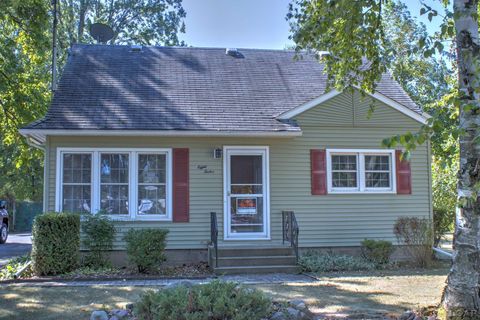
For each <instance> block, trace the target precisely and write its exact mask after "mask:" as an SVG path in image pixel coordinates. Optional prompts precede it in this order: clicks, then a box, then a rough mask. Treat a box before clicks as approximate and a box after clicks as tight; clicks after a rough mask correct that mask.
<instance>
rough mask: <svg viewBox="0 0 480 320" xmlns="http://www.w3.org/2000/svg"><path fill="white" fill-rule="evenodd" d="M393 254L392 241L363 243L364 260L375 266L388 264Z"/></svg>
mask: <svg viewBox="0 0 480 320" xmlns="http://www.w3.org/2000/svg"><path fill="white" fill-rule="evenodd" d="M392 253H393V245H392V243H391V242H390V241H385V240H372V239H365V240H363V241H362V255H363V258H365V259H366V260H368V261H370V262H373V263H375V264H378V265H382V264H387V263H388V262H389V260H390V256H391V255H392Z"/></svg>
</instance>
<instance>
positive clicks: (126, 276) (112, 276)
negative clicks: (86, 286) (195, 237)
mask: <svg viewBox="0 0 480 320" xmlns="http://www.w3.org/2000/svg"><path fill="white" fill-rule="evenodd" d="M81 270H82V269H79V270H78V273H76V272H75V271H74V272H71V273H69V274H62V275H57V276H48V277H36V276H33V277H25V278H18V279H14V280H0V283H15V282H47V281H89V280H91V281H95V280H96V281H101V280H155V279H176V278H182V279H185V278H188V279H203V278H207V277H211V276H212V275H213V274H212V272H211V271H210V269H209V266H208V265H207V264H206V263H199V264H184V265H181V266H163V267H161V268H160V269H159V270H158V272H155V273H149V274H142V273H138V272H136V270H135V269H132V268H122V269H112V270H109V271H99V272H97V273H95V272H92V273H88V274H85V273H83V272H82V271H81Z"/></svg>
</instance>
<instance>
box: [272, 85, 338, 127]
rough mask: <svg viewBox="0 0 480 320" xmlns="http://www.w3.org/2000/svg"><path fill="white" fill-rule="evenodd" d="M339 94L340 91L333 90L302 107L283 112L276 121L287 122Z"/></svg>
mask: <svg viewBox="0 0 480 320" xmlns="http://www.w3.org/2000/svg"><path fill="white" fill-rule="evenodd" d="M340 93H342V92H341V91H337V90H335V89H333V90H331V91H329V92H327V93H324V94H322V95H321V96H319V97H317V98H315V99H313V100H310V101H308V102H306V103H304V104H302V105H299V106H298V107H295V108H293V109H290V110H288V111H287V112H284V113H282V114H280V115H279V116H278V117H277V119H281V120H287V119H291V118H293V117H295V116H297V115H299V114H301V113H303V112H305V111H307V110H309V109H311V108H313V107H316V106H318V105H319V104H321V103H323V102H325V101H327V100H330V99H332V98H334V97H336V96H338V95H339V94H340Z"/></svg>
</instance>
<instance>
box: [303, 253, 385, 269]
mask: <svg viewBox="0 0 480 320" xmlns="http://www.w3.org/2000/svg"><path fill="white" fill-rule="evenodd" d="M298 263H299V265H300V267H301V268H302V270H303V271H306V272H329V271H358V270H374V269H375V268H376V265H375V263H373V262H370V261H367V260H365V259H363V258H360V257H353V256H348V255H337V254H334V253H331V252H329V253H325V254H319V253H316V252H307V253H306V254H304V255H302V256H301V257H300V259H299V261H298Z"/></svg>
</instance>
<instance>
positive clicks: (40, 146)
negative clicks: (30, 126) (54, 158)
mask: <svg viewBox="0 0 480 320" xmlns="http://www.w3.org/2000/svg"><path fill="white" fill-rule="evenodd" d="M20 133H21V132H20ZM22 135H23V136H24V137H25V138H26V139H27V144H28V145H29V146H31V147H34V148H37V149H40V150H42V151H45V144H44V143H42V142H40V141H38V140H37V139H35V138H33V137H31V136H29V135H24V134H22Z"/></svg>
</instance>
